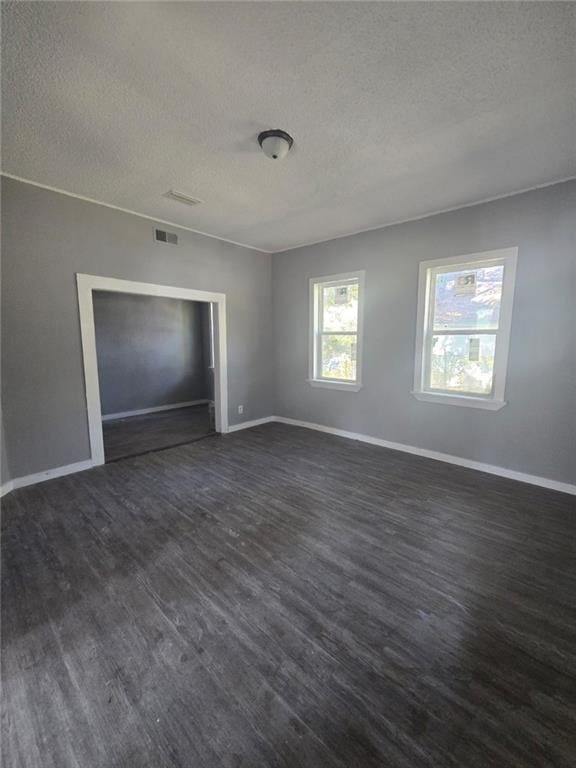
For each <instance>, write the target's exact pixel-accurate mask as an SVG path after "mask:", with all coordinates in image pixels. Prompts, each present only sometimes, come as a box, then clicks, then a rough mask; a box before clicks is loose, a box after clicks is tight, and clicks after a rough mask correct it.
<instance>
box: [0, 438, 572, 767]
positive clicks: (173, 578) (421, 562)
mask: <svg viewBox="0 0 576 768" xmlns="http://www.w3.org/2000/svg"><path fill="white" fill-rule="evenodd" d="M575 507H576V503H575V499H574V497H571V496H567V495H564V494H561V493H557V492H553V491H547V490H544V489H540V488H536V487H532V486H528V485H524V484H520V483H516V482H514V481H509V480H505V479H502V478H497V477H493V476H489V475H486V474H481V473H478V472H475V471H472V470H467V469H463V468H459V467H454V466H450V465H447V464H442V463H440V462H436V461H432V460H428V459H423V458H418V457H415V456H410V455H406V454H402V453H397V452H394V451H390V450H386V449H383V448H378V447H374V446H370V445H366V444H362V443H357V442H353V441H350V440H345V439H342V438H337V437H333V436H329V435H325V434H321V433H317V432H311V431H308V430H305V429H300V428H295V427H288V426H285V425H280V424H269V425H265V426H262V427H257V428H254V429H251V430H246V431H243V432H237V433H235V434H231V435H227V436H222V437H214V438H211V439H209V440H202V441H200V442H195V443H190V444H188V445H185V446H181V447H178V448H174V449H170V450H166V451H162V452H158V453H150V454H147V455H145V456H140V457H137V458H133V459H127V460H125V461H120V462H117V463H113V464H109V465H106V466H104V467H99V468H97V469H93V470H90V471H87V472H83V473H81V474H77V475H71V476H68V477H63V478H60V479H58V480H52V481H49V482H45V483H42V484H40V485H37V486H34V487H30V488H23V489H21V490H18V491H15V492H13V493H12V494H10V495H9V496H8V497H6V499H5V500H4V513H3V539H2V546H3V558H2V567H3V580H2V586H3V603H2V610H3V636H2V644H3V657H2V662H3V675H4V702H3V707H4V712H3V728H4V738H3V744H2V748H3V753H4V761H5V762H4V765H5V766H7V768H8V766H10V768H24V767H25V768H32V767H33V768H39V767H42V768H72V767H74V768H120V767H123V768H126V767H128V768H175V767H178V768H239V767H242V768H256V767H262V768H264V767H266V768H269V767H274V768H276V767H280V766H282V767H283V768H297V767H299V766H300V767H303V768H304V767H305V768H323V767H325V766H330V767H332V766H333V767H334V768H336V767H338V768H351V767H352V768H373V767H376V766H378V767H379V768H380V767H381V768H419V766H434V767H435V768H451V767H454V768H456V767H457V768H480V767H482V768H488V766H490V768H545V767H552V766H553V767H554V768H569V767H570V768H573V767H574V765H576V560H575V539H576V537H575V534H576V508H575Z"/></svg>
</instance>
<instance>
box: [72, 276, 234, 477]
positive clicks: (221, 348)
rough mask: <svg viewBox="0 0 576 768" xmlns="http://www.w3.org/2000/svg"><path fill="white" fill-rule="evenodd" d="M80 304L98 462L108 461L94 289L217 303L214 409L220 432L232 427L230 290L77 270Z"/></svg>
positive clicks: (94, 459)
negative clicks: (228, 353) (199, 288)
mask: <svg viewBox="0 0 576 768" xmlns="http://www.w3.org/2000/svg"><path fill="white" fill-rule="evenodd" d="M76 285H77V288H78V308H79V311H80V332H81V335H82V357H83V361H84V384H85V388H86V410H87V415H88V430H89V434H90V453H91V457H92V463H93V464H94V465H98V464H104V437H103V433H102V408H101V404H100V385H99V382H98V359H97V357H96V330H95V327H94V305H93V302H92V292H93V291H112V292H116V293H136V294H140V295H143V296H162V297H164V298H167V299H184V300H186V301H204V302H209V303H211V304H212V305H213V307H214V309H215V311H214V313H213V314H214V329H213V333H214V352H215V355H214V358H215V359H214V413H215V421H216V432H227V431H228V376H227V364H226V294H224V293H212V292H210V291H196V290H193V289H191V288H178V287H176V286H172V285H155V284H154V283H139V282H134V281H133V280H120V279H117V278H115V277H99V276H97V275H84V274H81V273H79V272H77V273H76Z"/></svg>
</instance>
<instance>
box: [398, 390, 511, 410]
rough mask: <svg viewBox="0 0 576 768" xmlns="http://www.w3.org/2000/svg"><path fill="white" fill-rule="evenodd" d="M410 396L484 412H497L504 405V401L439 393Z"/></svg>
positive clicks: (428, 401) (429, 401)
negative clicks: (478, 409) (479, 409)
mask: <svg viewBox="0 0 576 768" xmlns="http://www.w3.org/2000/svg"><path fill="white" fill-rule="evenodd" d="M412 394H413V395H414V397H415V398H416V400H421V401H422V402H425V403H440V404H442V405H460V406H464V407H465V408H481V409H483V410H485V411H499V410H500V408H504V406H505V405H506V400H483V399H482V398H480V397H468V396H467V395H445V394H442V393H440V392H412Z"/></svg>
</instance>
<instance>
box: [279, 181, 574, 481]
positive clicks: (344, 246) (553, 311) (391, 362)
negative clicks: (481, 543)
mask: <svg viewBox="0 0 576 768" xmlns="http://www.w3.org/2000/svg"><path fill="white" fill-rule="evenodd" d="M507 246H518V247H519V253H518V270H517V279H516V291H515V299H514V312H513V319H512V333H511V339H510V355H509V361H508V376H507V383H506V399H507V401H508V404H507V405H506V406H505V407H504V408H503V409H502V410H500V411H497V412H492V411H483V410H477V409H472V408H461V407H455V406H448V405H437V404H433V403H424V402H419V401H417V400H415V399H414V397H413V396H412V395H411V394H410V393H411V390H412V388H413V375H414V351H415V334H416V300H417V293H418V264H419V262H420V261H423V260H425V259H438V258H442V257H447V256H455V255H460V254H465V253H473V252H476V251H487V250H491V249H495V248H503V247H507ZM357 269H365V270H366V304H365V337H364V370H363V381H364V387H363V389H362V390H361V391H360V392H358V393H353V392H342V391H336V390H326V389H314V388H312V387H311V386H310V385H309V384H307V382H306V378H307V375H308V284H307V281H308V278H310V277H316V276H321V275H330V274H337V273H339V272H348V271H351V270H357ZM273 296H274V326H275V350H276V373H277V388H276V397H277V413H278V414H279V415H282V416H287V417H291V418H295V419H301V420H304V421H311V422H315V423H318V424H323V425H327V426H332V427H337V428H340V429H345V430H349V431H352V432H359V433H362V434H366V435H372V436H375V437H380V438H383V439H385V440H391V441H395V442H399V443H404V444H407V445H412V446H418V447H421V448H427V449H429V450H434V451H441V452H443V453H448V454H453V455H455V456H460V457H464V458H467V459H472V460H476V461H482V462H486V463H489V464H495V465H498V466H501V467H506V468H509V469H514V470H518V471H522V472H526V473H530V474H535V475H540V476H543V477H547V478H552V479H556V480H560V481H564V482H568V483H574V482H576V182H568V183H565V184H559V185H555V186H553V187H548V188H546V189H542V190H535V191H533V192H529V193H525V194H522V195H516V196H514V197H510V198H506V199H502V200H499V201H495V202H492V203H486V204H483V205H478V206H474V207H470V208H463V209H460V210H458V211H454V212H452V213H446V214H442V215H438V216H434V217H430V218H428V219H423V220H420V221H415V222H411V223H406V224H400V225H397V226H393V227H388V228H386V229H380V230H376V231H372V232H365V233H362V234H359V235H354V236H351V237H347V238H341V239H338V240H332V241H329V242H325V243H321V244H318V245H314V246H309V247H304V248H300V249H295V250H292V251H288V252H285V253H282V254H276V255H275V256H274V258H273Z"/></svg>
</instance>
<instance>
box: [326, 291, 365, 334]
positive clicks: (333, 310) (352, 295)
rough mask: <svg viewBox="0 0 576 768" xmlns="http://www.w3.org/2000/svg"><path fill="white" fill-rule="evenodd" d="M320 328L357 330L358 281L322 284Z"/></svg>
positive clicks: (327, 329)
mask: <svg viewBox="0 0 576 768" xmlns="http://www.w3.org/2000/svg"><path fill="white" fill-rule="evenodd" d="M322 330H323V331H354V332H355V331H357V330H358V283H353V284H350V283H347V284H346V283H345V284H343V285H331V286H322Z"/></svg>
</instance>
